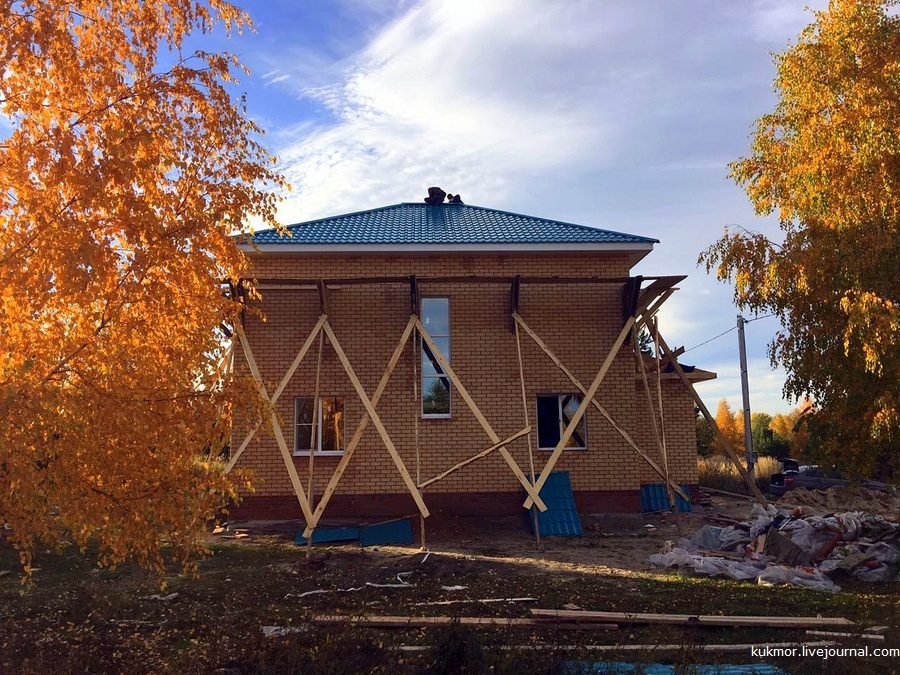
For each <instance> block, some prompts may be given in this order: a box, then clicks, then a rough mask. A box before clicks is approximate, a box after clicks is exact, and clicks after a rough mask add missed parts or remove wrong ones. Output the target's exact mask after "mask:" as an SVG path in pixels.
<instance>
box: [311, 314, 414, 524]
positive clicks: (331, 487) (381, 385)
mask: <svg viewBox="0 0 900 675" xmlns="http://www.w3.org/2000/svg"><path fill="white" fill-rule="evenodd" d="M415 327H416V315H415V314H413V315H412V316H410V317H409V321H408V322H407V324H406V329H405V330H404V331H403V335H402V336H401V337H400V342H398V343H397V346H396V348H395V349H394V353H393V354H392V355H391V359H390V361H388V365H387V367H386V368H385V369H384V372H383V373H382V375H381V380H379V382H378V386H377V387H376V388H375V393H374V394H372V405H373V406H376V405H378V402H379V401H380V400H381V396H382V394H384V390H385V389H386V388H387V385H388V382H389V381H390V379H391V375H392V374H393V372H394V368H396V367H397V363H398V362H399V361H400V357H401V356H402V355H403V350H404V349H405V348H406V343H407V342H408V341H409V338H410V336H411V335H412V332H413V330H414V329H415ZM369 419H370V418H369V413H368V412H367V413H366V414H365V415H363V417H362V419H361V420H360V421H359V423H358V424H357V425H356V430H355V431H354V432H353V436H352V437H351V438H350V442H349V443H348V444H347V447H346V448H345V449H344V454H343V456H342V457H341V461H340V462H338V465H337V467H336V468H335V470H334V474H333V475H332V476H331V480H329V481H328V485H327V486H326V487H325V491H324V492H323V493H322V497H321V499H319V503H318V504H317V505H316V510H315V512H314V513H313V517H312V520H310V521H307V523H306V530H305V531H304V533H303V536H304V537H307V538H309V537H310V535H311V534H312V531H313V530H314V529H315V527H316V525H318V524H319V519H320V518H321V517H322V513H323V512H324V511H325V507H326V506H328V502H329V500H330V499H331V495H333V494H334V491H335V490H336V489H337V486H338V483H339V482H340V480H341V478H342V477H343V475H344V472H345V471H346V470H347V466H348V465H349V464H350V459H351V458H352V457H353V452H354V451H355V450H356V446H357V445H359V441H360V439H361V438H362V435H363V432H364V431H365V430H366V426H367V425H368V424H369Z"/></svg>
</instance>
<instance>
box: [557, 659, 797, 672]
mask: <svg viewBox="0 0 900 675" xmlns="http://www.w3.org/2000/svg"><path fill="white" fill-rule="evenodd" d="M573 665H577V667H576V668H574V669H573V671H572V672H573V673H574V672H577V673H584V672H588V673H590V672H593V673H603V675H674V674H675V673H680V672H689V673H696V674H697V675H787V672H786V671H784V670H782V669H781V668H779V667H778V666H773V665H771V664H769V663H736V664H731V663H727V664H715V665H711V664H690V665H688V666H683V665H682V666H674V665H668V664H664V663H626V662H624V661H608V662H603V663H591V664H586V663H578V664H573Z"/></svg>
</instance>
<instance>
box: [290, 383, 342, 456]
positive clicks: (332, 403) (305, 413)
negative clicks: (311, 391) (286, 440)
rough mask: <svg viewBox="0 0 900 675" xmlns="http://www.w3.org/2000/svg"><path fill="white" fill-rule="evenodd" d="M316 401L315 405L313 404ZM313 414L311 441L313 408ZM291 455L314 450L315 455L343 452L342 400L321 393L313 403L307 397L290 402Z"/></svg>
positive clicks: (311, 399)
mask: <svg viewBox="0 0 900 675" xmlns="http://www.w3.org/2000/svg"><path fill="white" fill-rule="evenodd" d="M315 403H317V405H315ZM314 410H315V415H316V438H315V443H313V438H312V434H313V411H314ZM294 427H295V433H294V454H295V455H308V454H309V451H310V449H314V450H315V452H316V454H317V455H341V454H343V453H344V399H343V398H342V397H339V396H321V397H319V400H318V401H317V402H316V401H314V399H313V398H312V397H311V396H310V397H306V398H298V399H296V400H295V401H294Z"/></svg>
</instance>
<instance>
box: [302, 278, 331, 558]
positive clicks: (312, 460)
mask: <svg viewBox="0 0 900 675" xmlns="http://www.w3.org/2000/svg"><path fill="white" fill-rule="evenodd" d="M322 288H323V289H324V284H323V285H322ZM325 304H327V303H323V306H324V305H325ZM324 347H325V333H324V332H323V331H319V354H318V357H317V358H316V388H315V390H314V392H313V420H312V428H311V429H310V435H309V487H308V490H307V494H306V498H307V499H308V500H309V508H310V510H312V508H313V506H314V505H315V501H313V476H314V475H315V468H316V446H317V445H318V436H317V434H318V433H321V432H320V431H319V410H320V408H321V405H322V404H321V402H320V401H319V382H320V378H321V375H322V351H323V348H324ZM312 541H313V538H312V537H311V536H310V537H307V538H306V557H307V558H311V557H312Z"/></svg>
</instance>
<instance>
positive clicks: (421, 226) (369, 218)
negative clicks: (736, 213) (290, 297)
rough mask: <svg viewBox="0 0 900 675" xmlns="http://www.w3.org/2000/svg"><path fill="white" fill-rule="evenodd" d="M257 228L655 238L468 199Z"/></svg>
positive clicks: (297, 239)
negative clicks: (501, 208) (486, 205)
mask: <svg viewBox="0 0 900 675" xmlns="http://www.w3.org/2000/svg"><path fill="white" fill-rule="evenodd" d="M287 231H288V233H289V234H279V233H278V232H277V231H276V230H263V231H260V232H257V233H256V234H255V235H254V237H253V241H254V242H255V243H256V244H258V245H267V244H293V245H310V246H315V245H335V244H397V245H403V244H487V245H489V244H582V243H583V244H654V243H658V241H659V240H657V239H651V238H649V237H640V236H637V235H633V234H624V233H622V232H612V231H610V230H601V229H598V228H594V227H586V226H584V225H575V224H572V223H565V222H561V221H558V220H547V219H546V218H535V217H533V216H524V215H521V214H518V213H509V212H508V211H498V210H496V209H488V208H484V207H482V206H470V205H468V204H437V205H430V204H424V203H421V204H417V203H403V204H395V205H393V206H384V207H381V208H378V209H371V210H369V211H358V212H356V213H348V214H345V215H341V216H332V217H331V218H321V219H319V220H311V221H309V222H305V223H297V224H296V225H290V226H288V228H287Z"/></svg>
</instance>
